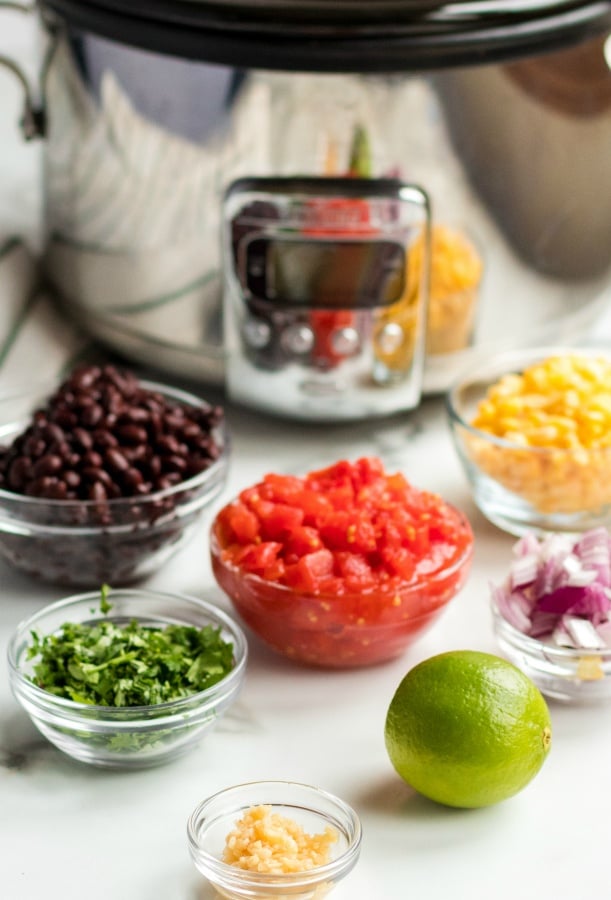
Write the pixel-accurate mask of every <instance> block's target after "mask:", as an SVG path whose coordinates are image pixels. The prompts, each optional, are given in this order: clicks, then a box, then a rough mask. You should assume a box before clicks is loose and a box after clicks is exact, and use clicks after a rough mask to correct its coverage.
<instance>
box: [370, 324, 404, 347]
mask: <svg viewBox="0 0 611 900" xmlns="http://www.w3.org/2000/svg"><path fill="white" fill-rule="evenodd" d="M404 340H405V332H404V331H403V329H402V328H401V326H400V325H398V324H397V323H396V322H387V324H386V325H384V327H383V328H381V329H380V331H379V332H378V334H377V336H376V343H377V345H378V350H379V352H380V353H384V354H386V353H396V352H397V350H399V348H400V347H401V345H402V344H403V341H404Z"/></svg>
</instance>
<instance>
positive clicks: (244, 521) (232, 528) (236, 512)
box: [223, 501, 259, 544]
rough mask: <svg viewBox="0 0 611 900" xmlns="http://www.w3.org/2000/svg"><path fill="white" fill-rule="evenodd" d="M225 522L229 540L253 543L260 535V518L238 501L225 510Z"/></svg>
mask: <svg viewBox="0 0 611 900" xmlns="http://www.w3.org/2000/svg"><path fill="white" fill-rule="evenodd" d="M223 513H224V516H223V523H224V526H225V528H226V532H227V533H228V535H229V536H230V537H229V540H231V541H238V543H240V544H246V543H252V542H253V541H255V540H256V539H257V538H258V536H259V519H258V518H257V516H255V514H254V513H253V512H251V511H250V510H249V509H248V507H247V506H245V505H244V504H243V503H240V501H238V502H237V503H232V504H231V505H230V506H226V507H225V509H224V510H223Z"/></svg>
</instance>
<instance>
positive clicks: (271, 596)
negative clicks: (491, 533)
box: [210, 504, 473, 668]
mask: <svg viewBox="0 0 611 900" xmlns="http://www.w3.org/2000/svg"><path fill="white" fill-rule="evenodd" d="M446 505H447V504H446ZM456 514H457V515H460V514H459V513H458V512H457V511H456ZM461 518H462V517H461ZM472 550H473V543H472V541H471V542H470V543H468V545H467V546H466V548H465V550H464V551H463V552H462V553H461V554H460V555H459V556H458V557H457V558H456V559H455V560H454V561H453V562H452V563H451V564H449V565H446V566H445V568H441V569H440V570H439V571H438V572H435V573H434V574H431V575H428V576H426V577H422V578H420V580H418V581H415V582H414V581H412V582H406V583H405V584H404V586H403V587H401V588H400V589H398V590H397V591H395V592H394V593H393V594H392V596H391V595H389V594H388V593H384V592H382V591H376V590H368V591H367V592H365V591H363V592H362V593H358V594H357V593H354V594H342V595H341V596H338V595H327V594H324V593H309V592H306V591H296V590H293V589H292V588H289V587H287V586H286V585H283V584H278V583H275V582H272V581H266V580H265V579H263V578H261V577H259V576H258V575H254V574H252V573H249V572H244V571H242V570H241V569H239V568H238V567H237V566H236V565H234V564H232V563H230V562H227V561H226V560H224V559H223V554H222V549H221V546H220V543H219V539H218V535H217V531H216V528H215V525H214V524H213V527H212V532H211V536H210V552H211V559H212V570H213V572H214V576H215V578H216V580H217V582H218V584H219V585H220V587H221V588H222V589H223V591H224V592H225V593H226V594H227V596H228V597H229V598H230V600H231V602H232V603H233V605H234V608H235V609H236V611H237V612H238V614H239V615H240V617H241V619H242V620H243V621H244V622H245V623H246V625H248V627H249V628H251V629H252V631H253V632H254V633H255V634H256V635H257V636H258V637H259V638H261V640H263V641H264V642H265V643H266V644H267V645H268V646H269V647H271V648H272V649H273V650H275V651H276V652H277V653H280V654H282V655H283V656H287V657H289V658H290V659H292V660H295V661H297V662H301V663H305V664H307V665H313V666H322V667H329V668H350V667H356V666H367V665H373V664H376V663H381V662H384V661H386V660H390V659H393V658H395V657H397V656H400V655H401V653H403V652H404V651H405V649H406V648H407V647H408V646H409V645H410V644H412V643H413V641H414V640H416V639H417V638H418V637H420V636H421V635H422V634H423V633H424V632H425V631H426V629H427V628H429V627H430V626H431V625H432V624H433V623H434V621H435V620H436V619H437V618H438V617H439V616H440V615H441V613H442V612H443V610H444V608H445V607H446V606H447V604H448V603H449V602H450V601H451V600H452V599H453V597H455V596H456V594H457V593H458V592H459V591H460V589H461V588H462V586H463V584H464V583H465V581H466V578H467V575H468V572H469V569H470V564H471V558H472Z"/></svg>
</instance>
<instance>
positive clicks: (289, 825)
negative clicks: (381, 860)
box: [223, 805, 338, 875]
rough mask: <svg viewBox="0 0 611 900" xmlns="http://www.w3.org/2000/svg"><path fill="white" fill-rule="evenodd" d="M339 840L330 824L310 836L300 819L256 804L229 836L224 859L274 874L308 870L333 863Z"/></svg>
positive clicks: (245, 867)
mask: <svg viewBox="0 0 611 900" xmlns="http://www.w3.org/2000/svg"><path fill="white" fill-rule="evenodd" d="M337 839H338V833H337V831H336V830H335V828H332V827H331V826H330V825H328V826H327V827H326V828H325V830H324V832H322V834H313V835H310V834H307V833H306V832H305V831H304V830H303V828H302V827H301V825H299V824H298V823H297V822H295V821H293V820H292V819H289V818H287V817H285V816H281V815H280V814H279V813H274V812H272V808H271V806H266V805H261V806H253V807H251V808H250V809H248V810H247V811H246V812H245V813H244V815H243V816H242V818H241V819H239V821H237V822H236V824H235V827H234V829H233V830H232V831H231V832H230V833H229V834H228V835H227V838H226V840H225V849H224V851H223V862H226V863H229V865H232V866H237V867H238V868H240V869H246V870H248V871H250V872H264V873H269V874H272V875H282V874H287V873H291V872H305V871H308V870H310V869H313V868H315V867H316V866H323V865H325V864H326V863H328V862H330V856H331V845H332V844H334V843H336V841H337Z"/></svg>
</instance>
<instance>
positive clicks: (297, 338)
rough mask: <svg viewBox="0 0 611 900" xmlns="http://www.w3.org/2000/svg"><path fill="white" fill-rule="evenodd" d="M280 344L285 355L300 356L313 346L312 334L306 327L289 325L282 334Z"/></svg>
mask: <svg viewBox="0 0 611 900" xmlns="http://www.w3.org/2000/svg"><path fill="white" fill-rule="evenodd" d="M280 342H281V344H282V347H283V349H284V350H285V351H286V352H287V353H294V354H295V355H297V356H302V355H303V354H304V353H309V352H310V350H311V349H312V347H313V346H314V332H313V331H312V329H311V328H308V326H307V325H289V326H288V327H287V328H285V329H284V331H283V332H282V336H281V338H280Z"/></svg>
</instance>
